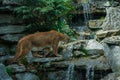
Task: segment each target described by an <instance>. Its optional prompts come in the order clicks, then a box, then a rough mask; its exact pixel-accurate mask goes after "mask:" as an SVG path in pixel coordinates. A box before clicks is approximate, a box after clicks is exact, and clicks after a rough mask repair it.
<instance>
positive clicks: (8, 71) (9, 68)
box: [6, 67, 13, 75]
mask: <svg viewBox="0 0 120 80" xmlns="http://www.w3.org/2000/svg"><path fill="white" fill-rule="evenodd" d="M6 71H7V73H8V74H9V75H12V73H13V68H11V67H6Z"/></svg>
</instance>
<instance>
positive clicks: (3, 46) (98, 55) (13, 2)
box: [0, 0, 120, 80]
mask: <svg viewBox="0 0 120 80" xmlns="http://www.w3.org/2000/svg"><path fill="white" fill-rule="evenodd" d="M19 1H20V0H0V67H1V68H0V75H3V73H4V76H3V77H1V76H0V80H5V79H9V80H12V79H13V80H100V79H101V78H103V77H104V76H106V75H107V74H109V73H112V71H113V72H114V73H112V74H109V75H108V76H106V77H105V78H103V79H101V80H106V79H108V80H109V79H111V77H110V76H112V77H113V78H115V77H118V78H119V76H120V75H119V74H118V73H119V67H120V64H119V60H120V58H119V56H120V55H119V53H120V46H119V45H120V26H119V14H120V10H119V7H109V6H110V5H108V4H107V3H106V2H107V0H94V1H93V0H89V5H88V4H87V3H86V1H87V0H76V3H75V4H76V6H77V7H78V13H77V14H79V11H81V12H80V16H81V15H82V17H83V16H84V12H85V14H86V13H87V14H89V13H88V12H91V13H90V14H93V15H94V18H95V19H96V18H98V16H96V14H97V13H98V15H99V14H101V13H104V14H106V17H105V20H103V19H102V20H91V21H89V20H88V22H89V24H88V26H89V28H90V29H91V31H92V32H94V36H95V38H96V40H89V38H88V39H87V40H77V41H74V42H70V43H68V44H66V45H64V46H65V48H64V49H63V50H61V51H60V54H62V55H63V57H54V56H53V55H51V54H50V55H49V56H48V57H46V58H36V57H33V56H32V57H31V55H30V56H29V55H28V56H27V57H26V59H27V62H28V63H26V59H25V60H23V62H24V63H25V65H23V66H18V65H17V64H11V65H6V66H5V60H7V59H8V58H11V57H13V56H11V55H12V53H13V52H15V47H16V44H17V41H18V40H19V39H20V38H21V37H23V36H25V32H24V31H25V29H26V26H24V24H23V21H22V19H20V18H17V17H16V15H15V14H14V8H16V7H17V6H20V4H19ZM104 3H106V4H104ZM86 4H87V5H86ZM115 4H116V3H115ZM79 5H80V6H82V8H84V10H88V9H89V8H87V9H86V6H87V7H88V6H91V7H90V8H91V11H84V10H83V9H82V10H80V9H81V8H80V7H79ZM103 5H106V6H107V8H106V9H107V12H106V9H105V7H103ZM75 14H76V13H75ZM84 17H85V18H86V19H87V18H88V15H87V17H86V16H84ZM100 17H101V16H100ZM77 19H78V17H77ZM81 21H83V19H82V20H81ZM109 28H110V29H109ZM113 29H114V30H113ZM98 30H99V31H98ZM85 35H86V36H87V37H88V36H89V35H90V33H89V35H88V34H85ZM111 36H113V37H111ZM86 52H87V53H88V55H89V56H86V55H85V53H86ZM109 64H110V65H109ZM111 68H112V71H111ZM6 71H7V73H6ZM116 72H117V73H116ZM8 73H9V75H8ZM116 75H117V76H116ZM113 80H114V79H113Z"/></svg>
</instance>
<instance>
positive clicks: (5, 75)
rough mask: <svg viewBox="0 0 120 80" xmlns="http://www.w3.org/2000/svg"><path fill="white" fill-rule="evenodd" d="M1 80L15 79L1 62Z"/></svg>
mask: <svg viewBox="0 0 120 80" xmlns="http://www.w3.org/2000/svg"><path fill="white" fill-rule="evenodd" d="M0 80H13V79H12V78H11V77H10V76H9V75H8V73H7V71H6V68H5V66H4V65H3V64H1V63H0Z"/></svg>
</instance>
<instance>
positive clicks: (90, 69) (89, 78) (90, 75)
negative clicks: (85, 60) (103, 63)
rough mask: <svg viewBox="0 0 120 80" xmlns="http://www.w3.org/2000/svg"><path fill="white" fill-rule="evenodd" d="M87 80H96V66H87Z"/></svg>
mask: <svg viewBox="0 0 120 80" xmlns="http://www.w3.org/2000/svg"><path fill="white" fill-rule="evenodd" d="M86 80H94V66H91V65H87V66H86Z"/></svg>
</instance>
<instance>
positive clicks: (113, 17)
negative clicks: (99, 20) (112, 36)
mask: <svg viewBox="0 0 120 80" xmlns="http://www.w3.org/2000/svg"><path fill="white" fill-rule="evenodd" d="M106 12H107V15H106V17H105V21H104V22H103V24H102V26H101V27H102V29H103V30H120V7H109V8H106Z"/></svg>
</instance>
